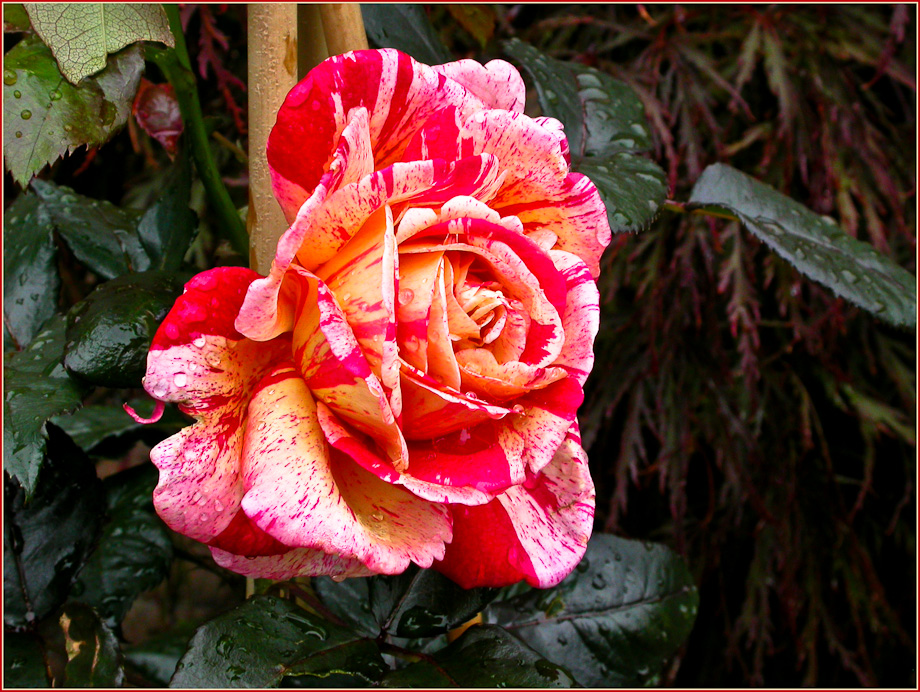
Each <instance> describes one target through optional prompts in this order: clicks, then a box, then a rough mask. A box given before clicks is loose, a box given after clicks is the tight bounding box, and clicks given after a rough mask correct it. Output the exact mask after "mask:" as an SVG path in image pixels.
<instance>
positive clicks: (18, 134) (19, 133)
mask: <svg viewBox="0 0 920 692" xmlns="http://www.w3.org/2000/svg"><path fill="white" fill-rule="evenodd" d="M20 137H22V133H21V132H20V131H19V130H16V139H19V138H20Z"/></svg>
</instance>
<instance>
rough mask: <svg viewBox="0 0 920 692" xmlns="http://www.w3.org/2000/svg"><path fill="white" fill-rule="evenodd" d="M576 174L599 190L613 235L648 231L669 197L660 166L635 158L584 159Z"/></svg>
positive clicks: (622, 155)
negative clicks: (646, 229)
mask: <svg viewBox="0 0 920 692" xmlns="http://www.w3.org/2000/svg"><path fill="white" fill-rule="evenodd" d="M575 170H577V171H578V172H579V173H584V174H585V175H586V176H588V177H589V178H591V182H593V183H594V184H595V185H596V186H597V189H598V192H600V193H601V198H602V199H603V200H604V204H605V205H606V206H607V220H608V221H609V222H610V230H611V231H613V232H614V233H618V232H623V231H639V230H642V229H645V228H648V226H649V225H651V223H652V222H653V221H654V220H655V218H656V217H657V216H658V212H659V210H660V209H661V206H662V205H663V204H664V201H665V198H666V197H667V195H668V184H667V181H666V180H665V174H664V171H663V170H661V166H659V165H658V164H656V163H655V162H654V161H649V160H648V159H646V158H642V157H641V156H636V155H634V154H628V153H620V154H611V155H610V156H606V157H596V158H586V159H581V160H580V161H578V162H577V163H576V164H575Z"/></svg>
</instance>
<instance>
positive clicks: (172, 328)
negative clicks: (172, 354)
mask: <svg viewBox="0 0 920 692" xmlns="http://www.w3.org/2000/svg"><path fill="white" fill-rule="evenodd" d="M164 331H165V332H166V337H167V338H169V339H178V338H179V327H177V326H176V325H175V324H174V323H172V322H170V323H169V324H167V325H166V328H165V330H164Z"/></svg>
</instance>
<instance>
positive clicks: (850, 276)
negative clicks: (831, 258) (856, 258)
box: [840, 269, 859, 284]
mask: <svg viewBox="0 0 920 692" xmlns="http://www.w3.org/2000/svg"><path fill="white" fill-rule="evenodd" d="M840 273H841V274H843V278H844V279H845V280H846V281H847V282H848V283H851V284H855V283H856V282H857V281H859V277H858V276H856V274H854V273H853V272H851V271H850V270H849V269H844V270H843V271H842V272H840Z"/></svg>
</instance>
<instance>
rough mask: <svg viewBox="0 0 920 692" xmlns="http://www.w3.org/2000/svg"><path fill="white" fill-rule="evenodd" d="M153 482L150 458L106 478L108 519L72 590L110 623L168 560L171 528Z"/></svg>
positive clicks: (165, 568) (163, 572) (151, 585)
mask: <svg viewBox="0 0 920 692" xmlns="http://www.w3.org/2000/svg"><path fill="white" fill-rule="evenodd" d="M156 484H157V471H156V469H155V468H154V467H153V465H152V464H144V465H141V466H135V467H134V468H130V469H128V470H126V471H122V472H121V473H116V474H115V475H113V476H109V477H108V478H106V479H105V482H104V486H105V489H106V506H107V509H108V521H107V522H106V523H105V525H104V526H103V528H102V535H101V536H100V538H99V544H98V545H97V546H96V549H95V550H94V551H93V552H92V554H91V555H90V556H89V559H88V560H87V561H86V565H84V567H83V569H82V570H80V573H79V575H78V576H77V580H76V582H75V583H74V586H73V590H72V591H71V595H72V596H73V597H74V598H76V599H78V600H79V601H81V602H83V603H87V604H89V605H91V606H93V607H94V608H95V609H96V611H97V612H98V613H99V615H100V616H102V618H103V619H104V620H105V622H106V625H108V626H109V627H115V626H116V625H118V624H119V623H121V621H122V620H123V619H124V617H125V614H126V613H127V612H128V609H129V608H130V607H131V604H132V603H133V602H134V599H135V598H136V597H137V596H138V595H140V594H141V593H143V592H144V591H147V590H148V589H152V588H154V587H155V586H157V585H158V584H159V583H160V582H161V581H163V579H164V578H165V577H166V574H167V572H168V570H169V565H170V564H171V562H172V557H173V548H172V539H171V538H170V533H169V530H168V529H167V528H166V525H165V524H164V523H163V521H162V520H161V519H160V518H159V517H158V516H157V514H156V512H155V511H154V509H153V489H154V488H155V487H156Z"/></svg>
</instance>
